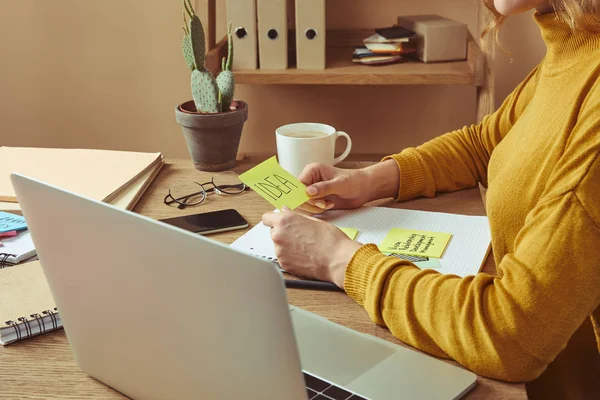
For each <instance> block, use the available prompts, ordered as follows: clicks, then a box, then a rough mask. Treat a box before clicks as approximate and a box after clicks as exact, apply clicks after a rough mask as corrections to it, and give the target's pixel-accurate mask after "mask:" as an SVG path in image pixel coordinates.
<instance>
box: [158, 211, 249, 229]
mask: <svg viewBox="0 0 600 400" xmlns="http://www.w3.org/2000/svg"><path fill="white" fill-rule="evenodd" d="M160 221H161V222H164V223H167V224H169V225H174V226H176V227H178V228H182V229H185V230H187V231H190V232H194V233H199V234H201V235H208V234H210V233H218V232H227V231H232V230H235V229H244V228H247V227H248V221H246V220H245V219H244V217H242V216H241V215H240V213H239V212H237V211H236V210H234V209H228V210H221V211H212V212H207V213H201V214H194V215H185V216H182V217H175V218H167V219H161V220H160Z"/></svg>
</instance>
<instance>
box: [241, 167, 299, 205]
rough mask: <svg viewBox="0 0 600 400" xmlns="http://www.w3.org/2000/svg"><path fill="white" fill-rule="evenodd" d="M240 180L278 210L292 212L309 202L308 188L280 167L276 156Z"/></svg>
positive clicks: (243, 175) (248, 172)
mask: <svg viewBox="0 0 600 400" xmlns="http://www.w3.org/2000/svg"><path fill="white" fill-rule="evenodd" d="M240 179H241V180H242V182H244V183H245V184H246V185H248V186H250V187H251V188H252V189H253V190H254V191H255V192H256V193H258V194H260V195H261V196H262V197H264V198H265V199H266V200H267V201H268V202H269V203H271V204H273V205H274V206H275V207H277V208H278V209H281V207H283V206H287V207H289V208H290V209H291V210H293V209H295V208H297V207H298V206H300V205H302V204H304V203H305V202H306V201H307V200H308V195H307V194H306V186H304V185H303V184H302V182H300V181H299V180H298V179H296V178H295V177H294V176H293V175H292V174H290V173H289V172H287V171H286V170H285V169H283V168H282V167H281V165H279V163H278V162H277V159H276V158H275V156H273V157H271V158H269V159H268V160H266V161H263V162H262V163H260V164H258V165H257V166H256V167H254V168H252V169H251V170H249V171H246V172H244V173H243V174H242V175H240Z"/></svg>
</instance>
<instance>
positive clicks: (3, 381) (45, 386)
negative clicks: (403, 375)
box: [0, 160, 527, 399]
mask: <svg viewBox="0 0 600 400" xmlns="http://www.w3.org/2000/svg"><path fill="white" fill-rule="evenodd" d="M253 164H254V163H253V162H252V161H242V162H239V164H238V166H237V167H236V168H235V170H236V171H238V172H242V171H245V170H247V169H248V168H249V167H251V166H252V165H253ZM366 164H368V163H365V162H349V163H346V164H342V166H343V167H346V168H357V167H361V166H364V165H366ZM211 175H212V174H210V173H203V172H198V171H196V170H195V169H193V167H192V165H191V162H189V160H177V161H173V162H170V163H168V164H167V165H165V167H164V168H163V169H162V170H161V172H160V174H159V176H158V177H157V178H156V180H155V181H154V182H153V184H152V186H151V187H150V188H149V189H148V191H147V192H146V194H145V195H144V196H143V198H142V199H141V201H140V202H139V203H138V205H137V206H136V208H135V211H136V212H139V213H141V214H143V215H146V216H149V217H151V218H155V219H161V218H167V217H172V216H178V215H185V214H194V213H197V212H205V211H213V210H220V209H226V208H235V209H237V210H238V211H240V213H241V214H242V215H243V216H244V217H245V218H246V219H247V220H248V222H250V225H251V226H254V225H255V224H257V223H258V222H260V220H261V216H262V215H263V213H265V212H266V211H270V210H272V206H271V205H269V204H268V203H267V202H266V201H264V200H263V199H261V198H260V197H259V196H258V194H256V193H254V192H247V193H244V194H243V195H241V196H219V195H216V194H211V195H209V197H208V199H207V201H205V203H204V204H202V205H201V206H198V207H190V208H188V209H186V210H179V209H177V208H175V207H169V206H166V205H164V204H163V197H164V196H165V194H166V193H167V192H168V188H169V187H170V186H172V185H173V184H175V183H177V182H185V181H198V182H206V181H209V180H210V177H211ZM378 205H384V206H387V207H401V208H410V209H419V210H427V211H446V212H454V213H460V214H468V215H483V214H484V208H483V203H482V201H481V195H480V192H479V190H477V189H473V190H465V191H461V192H457V193H452V194H447V195H441V196H438V197H436V198H435V199H417V200H414V201H410V202H405V203H402V204H397V203H395V202H393V201H380V202H378ZM244 232H245V231H234V232H227V233H222V234H217V235H213V236H212V238H214V239H217V240H219V241H222V242H224V243H231V242H233V241H234V240H235V239H237V238H238V237H239V236H241V235H242V234H243V233H244ZM484 271H486V272H490V273H494V272H495V268H494V263H493V260H492V257H491V256H490V257H489V258H488V260H487V262H486V264H485V267H484ZM288 296H289V301H290V303H291V304H293V305H295V306H298V307H301V308H304V309H306V310H308V311H312V312H315V313H317V314H320V315H322V316H324V317H326V318H328V319H330V320H331V321H334V322H336V323H340V324H342V325H346V326H348V327H350V328H352V329H355V330H357V331H360V332H364V333H368V334H371V335H374V336H377V337H380V338H384V339H386V340H389V341H391V342H394V343H398V344H401V345H403V346H406V345H404V344H402V343H401V342H400V341H398V340H396V339H395V338H394V337H393V336H392V335H391V334H390V332H389V331H388V330H387V329H385V328H382V327H380V326H377V325H375V324H374V323H373V322H372V321H371V320H370V319H369V317H368V315H367V313H366V311H365V310H364V309H363V308H362V307H360V306H359V305H358V304H356V303H355V302H354V301H353V300H352V299H351V298H350V297H348V296H347V295H346V294H345V293H335V292H320V291H307V290H298V289H289V290H288ZM149 334H152V333H149ZM98 346H102V343H98ZM446 362H451V361H446ZM0 398H7V399H18V398H29V399H82V398H86V399H92V398H93V399H118V398H123V396H122V395H121V394H120V393H118V392H116V391H114V390H112V389H110V388H109V387H107V386H105V385H103V384H101V383H99V382H97V381H95V380H94V379H92V378H90V377H88V376H87V375H85V374H84V373H83V372H81V370H80V369H79V367H78V366H77V364H76V363H75V360H74V359H73V355H72V354H71V350H70V348H69V344H68V342H67V339H66V336H65V333H64V331H62V330H61V331H57V332H52V333H50V334H46V335H42V336H38V337H36V338H33V339H29V340H26V341H23V342H20V343H15V344H12V345H9V346H6V347H0ZM466 398H468V399H522V398H527V395H526V391H525V385H524V384H509V383H504V382H499V381H495V380H492V379H487V378H483V377H478V380H477V386H476V387H475V388H474V389H473V390H472V391H471V392H470V393H469V394H468V395H467V397H466Z"/></svg>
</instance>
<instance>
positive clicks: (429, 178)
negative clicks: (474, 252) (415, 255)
mask: <svg viewBox="0 0 600 400" xmlns="http://www.w3.org/2000/svg"><path fill="white" fill-rule="evenodd" d="M537 71H538V68H535V69H534V70H533V71H532V72H531V73H530V74H529V76H528V77H527V78H526V79H525V80H524V81H523V82H521V84H520V85H519V86H518V87H517V88H516V89H515V90H514V91H513V92H512V93H511V94H510V95H509V96H508V97H507V98H506V100H505V101H504V102H503V104H502V105H501V106H500V108H499V109H498V110H497V111H496V112H494V113H493V114H491V115H488V116H486V117H485V118H484V119H483V121H482V122H481V123H480V124H478V125H471V126H465V127H464V128H462V129H460V130H457V131H453V132H449V133H446V134H444V135H442V136H439V137H437V138H435V139H433V140H430V141H428V142H426V143H424V144H422V145H421V146H419V147H417V148H412V147H410V148H407V149H404V150H403V151H402V152H401V153H398V154H394V155H390V156H387V157H385V158H384V159H383V160H382V161H384V160H389V159H393V160H395V161H396V163H397V165H398V168H399V170H400V186H399V187H400V191H399V193H398V195H397V197H396V199H397V200H399V201H401V200H408V199H411V198H414V197H418V196H427V197H432V196H434V195H435V193H436V192H450V191H455V190H459V189H464V188H468V187H473V186H475V185H476V184H477V183H478V182H481V183H482V184H483V185H484V186H487V165H488V162H489V159H490V156H491V154H492V151H493V150H494V148H495V147H496V146H497V145H498V143H500V141H501V140H502V138H503V137H504V136H505V135H506V134H507V133H508V131H509V130H510V129H511V128H512V126H513V124H514V123H515V121H516V120H517V118H518V117H519V115H521V113H522V112H523V110H524V109H525V108H526V107H527V104H528V103H529V100H530V98H531V96H532V95H533V93H534V91H535V86H536V85H537Z"/></svg>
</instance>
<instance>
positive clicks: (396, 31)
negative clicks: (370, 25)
mask: <svg viewBox="0 0 600 400" xmlns="http://www.w3.org/2000/svg"><path fill="white" fill-rule="evenodd" d="M375 33H376V34H377V35H379V36H380V37H382V38H384V39H387V40H392V39H405V38H414V37H415V36H416V34H415V32H413V31H411V30H410V29H406V28H403V27H401V26H400V25H393V26H389V27H385V28H377V29H375Z"/></svg>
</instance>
